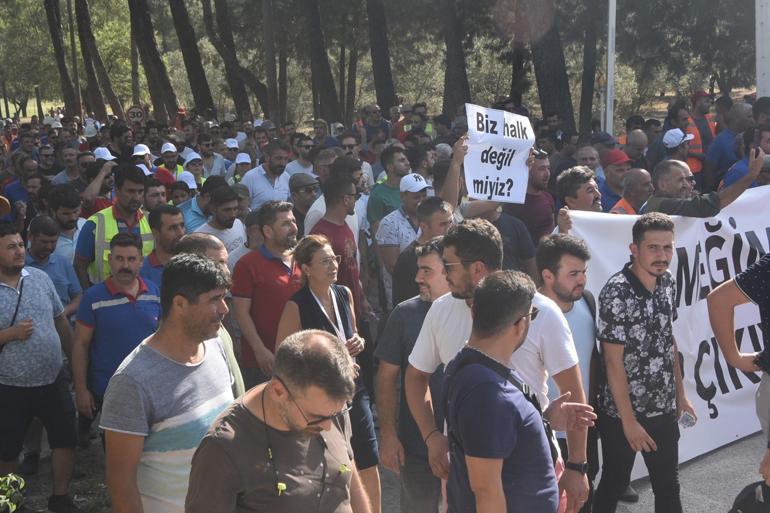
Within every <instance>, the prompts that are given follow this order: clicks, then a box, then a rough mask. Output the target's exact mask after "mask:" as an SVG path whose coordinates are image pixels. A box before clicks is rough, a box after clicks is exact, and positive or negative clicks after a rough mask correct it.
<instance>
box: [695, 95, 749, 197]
mask: <svg viewBox="0 0 770 513" xmlns="http://www.w3.org/2000/svg"><path fill="white" fill-rule="evenodd" d="M752 112H753V111H752V108H751V105H749V104H748V103H736V104H734V105H733V106H732V107H731V108H730V110H729V111H728V113H727V128H725V129H724V130H722V131H721V132H720V133H719V135H718V136H716V137H715V138H714V140H713V141H712V143H711V146H709V150H708V153H707V154H706V162H705V164H704V166H703V172H704V179H705V184H704V190H703V192H709V191H713V190H714V189H715V188H716V186H717V184H718V183H719V181H720V180H721V179H722V178H724V176H725V174H726V173H727V170H728V169H730V167H731V166H732V165H733V164H735V163H736V162H737V161H738V156H737V155H736V154H735V143H736V141H735V139H736V137H737V136H738V134H740V133H742V132H743V131H744V130H746V129H747V128H751V127H752V126H754V118H753V116H752Z"/></svg>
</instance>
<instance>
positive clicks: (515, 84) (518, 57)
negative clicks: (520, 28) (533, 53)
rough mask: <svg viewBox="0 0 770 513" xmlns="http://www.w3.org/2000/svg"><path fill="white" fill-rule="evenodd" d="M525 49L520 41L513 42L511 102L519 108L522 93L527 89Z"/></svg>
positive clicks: (522, 96)
mask: <svg viewBox="0 0 770 513" xmlns="http://www.w3.org/2000/svg"><path fill="white" fill-rule="evenodd" d="M526 63H527V48H526V47H525V46H524V43H522V42H521V41H516V40H514V42H513V49H512V54H511V100H513V103H514V105H516V106H517V107H521V104H522V102H523V98H524V93H526V92H527V89H529V80H527V68H526Z"/></svg>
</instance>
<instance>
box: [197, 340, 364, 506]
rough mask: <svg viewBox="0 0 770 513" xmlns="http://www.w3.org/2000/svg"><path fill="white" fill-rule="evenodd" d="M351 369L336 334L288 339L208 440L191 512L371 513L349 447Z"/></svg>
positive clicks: (199, 453)
mask: <svg viewBox="0 0 770 513" xmlns="http://www.w3.org/2000/svg"><path fill="white" fill-rule="evenodd" d="M354 374H355V371H354V368H353V361H352V360H351V358H350V356H349V355H348V353H347V351H346V350H345V346H344V345H341V344H339V342H338V340H337V339H336V338H335V337H334V336H333V335H330V334H329V333H327V332H324V331H317V330H308V331H300V332H298V333H295V334H293V335H291V336H289V337H288V338H286V340H284V341H283V342H282V343H281V345H280V346H279V348H278V350H277V351H276V355H275V364H274V367H273V377H272V379H271V380H270V381H269V382H267V383H265V384H262V385H258V386H256V387H255V388H253V389H251V390H250V391H248V392H247V393H246V395H244V396H243V397H242V398H241V399H239V400H237V401H236V402H235V403H233V404H232V405H231V406H230V408H228V409H227V410H225V411H224V412H223V413H222V414H221V415H220V416H219V418H218V419H217V420H216V421H214V424H213V425H212V427H211V429H210V430H209V432H208V434H207V435H206V436H205V437H204V439H203V440H202V441H201V444H200V446H199V447H198V450H197V451H196V453H195V456H194V457H193V462H192V471H191V474H190V486H189V488H188V493H187V500H186V503H185V511H187V513H198V512H201V513H203V512H205V513H215V512H223V513H224V512H228V513H230V512H233V511H236V512H240V511H271V512H275V513H289V512H292V513H293V512H296V511H303V512H305V511H306V512H319V513H326V512H335V513H369V512H370V511H371V509H370V507H369V502H368V498H367V497H366V494H365V492H364V490H363V487H362V486H361V481H360V479H359V475H358V471H357V469H356V467H355V463H354V461H353V451H352V449H351V446H350V433H351V425H350V419H349V417H348V415H347V412H348V411H349V409H350V406H349V405H350V401H351V399H352V398H353V393H354V391H355V384H354V382H353V380H354Z"/></svg>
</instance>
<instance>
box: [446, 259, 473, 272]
mask: <svg viewBox="0 0 770 513" xmlns="http://www.w3.org/2000/svg"><path fill="white" fill-rule="evenodd" d="M471 263H473V260H460V261H459V262H446V261H445V262H443V265H444V272H445V273H447V274H449V271H450V269H449V268H450V267H452V266H453V265H466V264H471Z"/></svg>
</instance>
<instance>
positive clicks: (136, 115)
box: [126, 105, 144, 123]
mask: <svg viewBox="0 0 770 513" xmlns="http://www.w3.org/2000/svg"><path fill="white" fill-rule="evenodd" d="M126 118H127V121H128V122H129V123H141V122H143V121H144V109H143V108H141V107H140V106H138V105H132V106H130V107H129V108H128V110H127V111H126Z"/></svg>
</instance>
